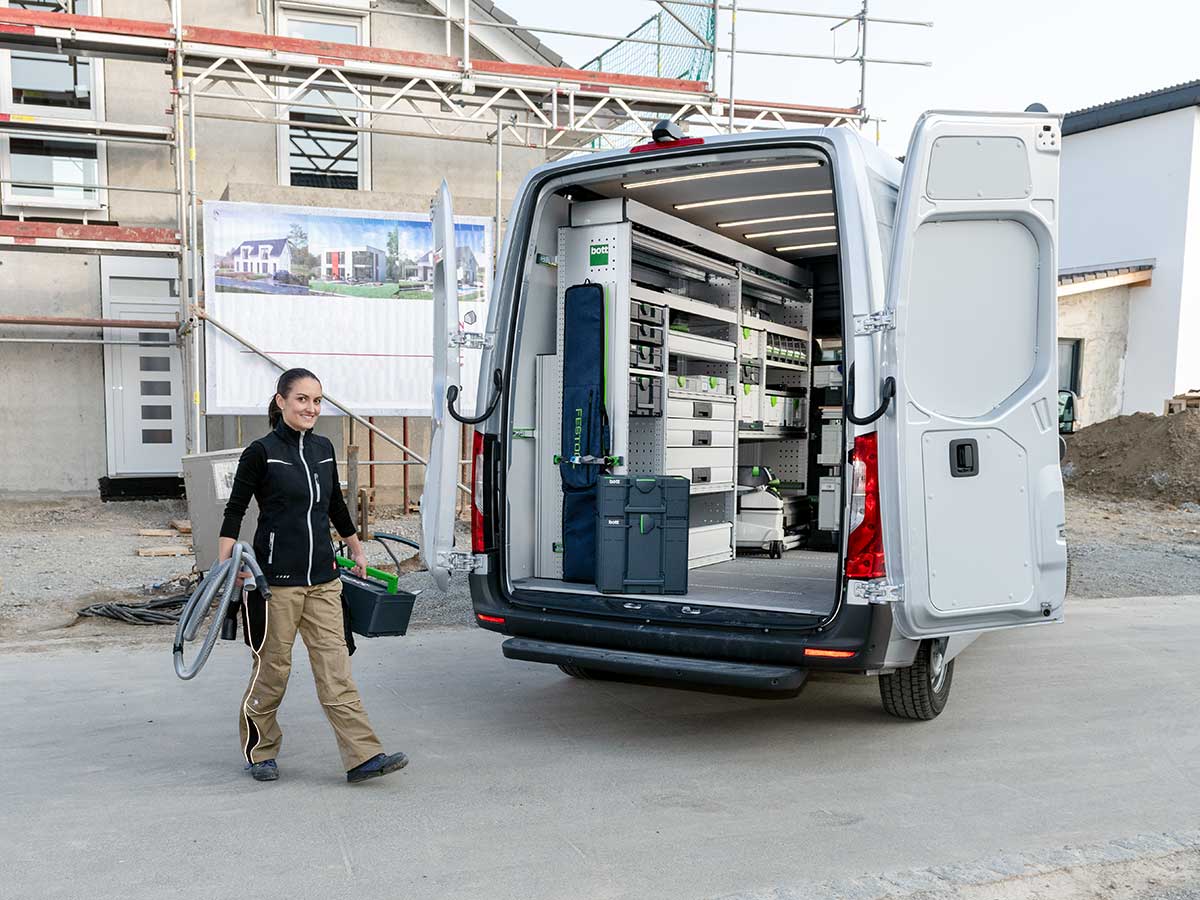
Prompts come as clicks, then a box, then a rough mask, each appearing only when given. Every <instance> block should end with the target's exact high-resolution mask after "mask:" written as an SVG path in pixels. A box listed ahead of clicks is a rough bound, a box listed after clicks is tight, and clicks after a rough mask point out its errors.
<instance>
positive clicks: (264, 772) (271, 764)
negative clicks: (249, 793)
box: [246, 759, 279, 781]
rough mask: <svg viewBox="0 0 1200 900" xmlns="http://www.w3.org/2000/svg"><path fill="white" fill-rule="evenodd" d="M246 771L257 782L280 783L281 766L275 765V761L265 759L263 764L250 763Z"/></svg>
mask: <svg viewBox="0 0 1200 900" xmlns="http://www.w3.org/2000/svg"><path fill="white" fill-rule="evenodd" d="M246 771H247V772H249V773H250V776H251V777H252V778H253V779H254V780H255V781H278V780H279V766H277V765H275V760H273V759H264V760H263V761H262V762H256V763H250V764H249V765H247V766H246Z"/></svg>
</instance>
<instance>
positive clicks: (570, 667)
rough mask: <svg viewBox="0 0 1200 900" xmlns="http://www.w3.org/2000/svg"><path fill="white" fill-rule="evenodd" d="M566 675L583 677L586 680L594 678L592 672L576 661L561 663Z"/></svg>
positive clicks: (560, 666) (560, 667)
mask: <svg viewBox="0 0 1200 900" xmlns="http://www.w3.org/2000/svg"><path fill="white" fill-rule="evenodd" d="M559 669H561V670H562V672H563V674H564V675H570V676H571V677H572V678H581V679H583V680H584V681H591V680H592V673H591V672H589V671H588V670H587V669H585V668H583V667H582V666H577V665H575V664H574V663H562V664H561V665H559Z"/></svg>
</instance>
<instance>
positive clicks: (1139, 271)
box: [1059, 81, 1200, 424]
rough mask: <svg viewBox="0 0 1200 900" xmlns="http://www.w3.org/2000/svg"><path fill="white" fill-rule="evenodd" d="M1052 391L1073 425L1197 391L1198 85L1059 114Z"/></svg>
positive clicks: (1156, 406)
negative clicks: (1076, 412) (1066, 399)
mask: <svg viewBox="0 0 1200 900" xmlns="http://www.w3.org/2000/svg"><path fill="white" fill-rule="evenodd" d="M1061 202H1062V217H1061V222H1060V232H1059V233H1060V242H1061V253H1060V259H1059V262H1060V273H1061V276H1062V277H1061V278H1060V303H1059V337H1060V344H1059V354H1060V358H1059V363H1060V365H1059V371H1060V378H1059V383H1060V387H1064V388H1070V389H1073V390H1076V391H1077V393H1079V407H1080V409H1081V411H1082V413H1083V415H1082V416H1081V424H1091V423H1093V422H1097V421H1102V420H1103V419H1106V418H1110V417H1112V416H1116V415H1121V414H1127V413H1133V412H1139V411H1141V412H1152V413H1161V412H1162V411H1163V403H1164V401H1165V400H1166V399H1167V398H1168V397H1171V396H1173V395H1175V394H1177V393H1180V392H1182V391H1185V390H1189V389H1192V388H1196V387H1200V353H1197V352H1196V351H1197V348H1200V236H1198V233H1197V229H1196V228H1195V227H1192V226H1194V225H1195V224H1196V222H1197V221H1200V218H1198V217H1200V81H1193V82H1190V83H1188V84H1182V85H1178V86H1176V87H1171V88H1165V89H1163V90H1159V91H1152V92H1150V93H1147V94H1141V95H1138V96H1136V97H1130V98H1128V99H1125V100H1117V101H1114V102H1112V103H1104V104H1101V105H1099V106H1094V107H1090V108H1088V109H1083V110H1079V111H1078V112H1072V113H1068V114H1067V115H1066V117H1065V118H1064V121H1063V147H1062V188H1061Z"/></svg>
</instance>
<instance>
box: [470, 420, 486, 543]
mask: <svg viewBox="0 0 1200 900" xmlns="http://www.w3.org/2000/svg"><path fill="white" fill-rule="evenodd" d="M485 549H486V548H485V546H484V535H483V432H482V431H476V432H475V440H474V442H473V444H472V447H471V552H472V553H483V552H484V550H485Z"/></svg>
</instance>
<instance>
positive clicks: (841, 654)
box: [804, 647, 858, 659]
mask: <svg viewBox="0 0 1200 900" xmlns="http://www.w3.org/2000/svg"><path fill="white" fill-rule="evenodd" d="M804 655H805V656H819V657H823V658H825V659H850V658H851V657H852V656H857V655H858V651H857V650H824V649H822V648H821V647H805V648H804Z"/></svg>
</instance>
